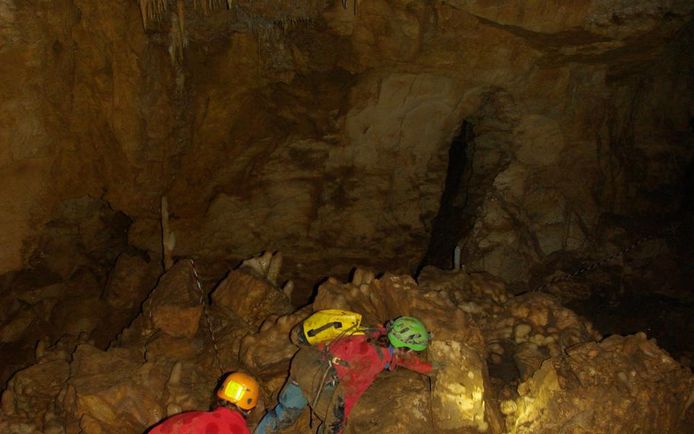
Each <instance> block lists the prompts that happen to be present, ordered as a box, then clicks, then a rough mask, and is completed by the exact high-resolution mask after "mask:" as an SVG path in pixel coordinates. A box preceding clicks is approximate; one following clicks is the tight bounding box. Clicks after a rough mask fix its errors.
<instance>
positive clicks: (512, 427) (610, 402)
mask: <svg viewBox="0 0 694 434" xmlns="http://www.w3.org/2000/svg"><path fill="white" fill-rule="evenodd" d="M692 381H693V379H692V375H691V371H689V370H688V369H684V368H682V367H681V366H680V365H678V364H677V363H676V362H675V361H674V360H672V358H670V356H669V355H668V354H667V353H665V352H664V351H663V350H661V349H660V348H658V347H657V345H656V344H655V342H654V341H653V340H648V339H647V338H646V336H645V335H644V334H643V333H639V334H636V335H633V336H627V337H622V336H612V337H609V338H607V339H605V340H604V341H603V342H601V343H599V344H597V343H585V344H581V345H578V346H576V347H574V348H572V349H570V350H569V351H568V354H567V355H566V356H565V357H561V358H553V359H551V360H547V361H546V362H544V363H543V364H542V367H541V368H540V369H539V370H538V371H536V372H535V373H534V374H533V376H532V378H530V379H529V380H528V381H526V382H523V383H521V384H520V385H519V387H518V392H519V397H518V398H517V399H516V400H515V401H510V402H505V403H502V409H505V410H506V413H508V418H507V428H508V432H510V433H550V432H556V430H557V429H565V430H569V431H579V432H595V433H611V432H681V431H682V430H686V429H687V428H685V424H686V423H688V422H687V421H686V420H683V418H682V415H684V414H685V413H686V411H687V406H688V405H690V401H689V403H688V400H691V398H689V397H690V396H691V393H692V390H693V387H694V383H693V382H692ZM690 421H691V416H690Z"/></svg>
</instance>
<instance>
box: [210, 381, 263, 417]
mask: <svg viewBox="0 0 694 434" xmlns="http://www.w3.org/2000/svg"><path fill="white" fill-rule="evenodd" d="M259 391H260V386H259V385H258V382H257V381H256V379H255V378H253V377H251V376H250V375H248V374H246V373H244V372H234V373H233V374H230V375H229V376H227V378H225V379H224V383H222V387H220V388H219V390H217V397H218V398H220V399H223V400H225V401H229V402H231V403H232V404H235V405H236V406H237V407H238V408H240V409H242V410H251V409H253V408H254V407H255V406H256V404H258V393H259Z"/></svg>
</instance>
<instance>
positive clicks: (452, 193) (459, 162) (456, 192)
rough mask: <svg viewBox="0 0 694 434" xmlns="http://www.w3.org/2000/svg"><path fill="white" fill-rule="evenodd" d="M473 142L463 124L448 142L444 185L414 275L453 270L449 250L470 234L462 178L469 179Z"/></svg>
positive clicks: (469, 127) (466, 124)
mask: <svg viewBox="0 0 694 434" xmlns="http://www.w3.org/2000/svg"><path fill="white" fill-rule="evenodd" d="M473 141H474V131H473V125H472V124H471V123H470V122H468V121H463V124H462V126H461V127H460V132H459V133H458V134H457V135H456V136H455V138H454V139H453V141H452V142H451V147H450V149H449V151H448V170H447V172H446V184H445V187H444V189H443V193H442V194H441V202H440V206H439V210H438V213H437V214H436V217H434V219H433V221H432V224H431V238H430V241H429V246H428V248H427V251H426V253H425V254H424V257H423V258H422V261H421V262H420V265H419V267H418V268H417V270H416V271H417V273H419V271H420V270H421V269H422V268H424V267H425V266H427V265H433V266H435V267H438V268H441V269H450V268H451V267H452V266H453V250H454V249H455V247H456V245H457V243H458V241H459V240H460V239H461V238H462V237H463V235H464V234H466V233H467V232H468V231H469V230H470V224H469V223H467V222H466V220H468V219H466V215H465V212H464V211H465V207H466V206H467V204H468V189H467V188H466V187H467V182H466V177H469V176H468V173H469V171H470V170H469V169H470V166H471V158H470V154H471V153H472V152H471V148H472V146H471V144H472V142H473Z"/></svg>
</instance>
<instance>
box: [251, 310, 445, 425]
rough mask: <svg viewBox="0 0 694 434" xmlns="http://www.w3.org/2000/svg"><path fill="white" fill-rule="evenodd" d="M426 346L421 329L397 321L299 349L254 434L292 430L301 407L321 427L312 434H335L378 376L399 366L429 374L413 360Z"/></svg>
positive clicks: (421, 363)
mask: <svg viewBox="0 0 694 434" xmlns="http://www.w3.org/2000/svg"><path fill="white" fill-rule="evenodd" d="M428 343H429V332H428V331H427V329H426V327H425V326H424V324H423V323H422V322H421V321H420V320H418V319H417V318H413V317H407V316H403V317H399V318H396V319H395V320H394V321H392V322H391V323H390V324H389V325H388V327H387V328H383V327H381V328H378V329H376V330H373V329H372V330H370V331H369V333H366V334H354V335H349V336H344V337H340V338H338V339H335V340H333V341H330V342H327V343H320V344H318V345H316V346H308V347H303V348H301V349H300V350H299V351H298V352H297V354H296V355H295V356H294V358H293V359H292V363H291V368H290V375H289V379H288V380H287V383H286V384H285V385H284V387H283V388H282V390H281V392H280V395H279V402H278V404H277V405H276V406H275V408H273V409H272V410H270V411H268V412H267V413H266V414H265V415H264V416H263V418H262V419H261V421H260V423H259V424H258V426H257V427H256V429H255V431H254V432H255V434H271V433H276V432H278V431H281V430H283V429H286V428H288V427H290V426H292V425H293V424H294V423H295V422H296V420H297V419H298V418H299V417H300V416H301V413H302V412H303V410H304V408H306V406H307V405H310V406H311V409H312V410H313V412H314V414H315V415H316V416H318V418H320V419H322V421H323V423H322V425H321V427H320V429H319V431H318V432H320V433H323V434H341V433H342V431H343V430H344V428H345V425H346V424H347V419H348V417H349V414H350V412H351V411H352V408H353V407H354V405H355V404H356V403H357V402H358V401H359V398H360V397H361V396H362V395H363V394H364V392H366V390H367V389H368V388H369V386H370V385H371V384H372V383H373V382H374V381H375V380H376V378H378V376H379V375H380V374H381V373H382V372H383V371H384V370H389V371H392V370H394V369H395V368H396V367H398V366H402V367H403V368H407V369H410V370H412V371H415V372H418V373H421V374H425V375H426V374H429V373H431V372H432V369H433V368H432V365H431V364H430V363H427V362H425V361H423V360H421V359H419V358H418V357H417V356H416V355H415V352H419V351H423V350H424V349H426V347H427V345H428ZM309 399H311V401H310V402H309Z"/></svg>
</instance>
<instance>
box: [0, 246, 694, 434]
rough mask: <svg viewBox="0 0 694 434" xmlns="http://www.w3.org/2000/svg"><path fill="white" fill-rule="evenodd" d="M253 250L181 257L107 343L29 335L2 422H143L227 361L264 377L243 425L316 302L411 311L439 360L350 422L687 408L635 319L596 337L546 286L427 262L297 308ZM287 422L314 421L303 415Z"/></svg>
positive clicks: (619, 427)
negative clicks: (515, 291) (635, 330)
mask: <svg viewBox="0 0 694 434" xmlns="http://www.w3.org/2000/svg"><path fill="white" fill-rule="evenodd" d="M259 258H261V259H262V258H263V257H259ZM266 259H270V260H271V259H272V256H270V257H267V258H266ZM258 260H259V259H258V258H256V260H255V261H251V262H250V263H249V262H246V263H244V265H242V266H241V267H239V268H238V269H236V270H232V271H230V272H229V274H228V275H227V276H226V278H225V279H224V280H222V281H221V282H219V283H218V284H217V285H216V286H215V287H214V288H213V290H212V291H211V292H210V294H207V293H205V292H204V289H202V287H201V286H199V285H198V282H197V280H196V274H195V272H194V268H193V264H192V262H191V261H188V260H181V261H178V262H177V263H175V264H174V265H173V267H171V269H170V270H168V271H167V272H166V273H165V274H164V275H163V276H162V277H161V279H160V280H159V283H158V285H157V286H156V288H155V289H154V290H152V291H151V292H150V293H149V294H148V296H147V298H146V300H145V301H144V303H143V304H142V312H141V313H140V314H139V315H138V317H137V318H136V319H135V320H134V321H133V322H132V323H131V324H130V325H129V326H128V327H127V328H125V329H124V330H123V331H122V333H121V334H120V335H119V336H118V338H117V339H115V340H114V341H113V342H112V343H111V345H110V346H109V348H107V349H100V348H98V347H96V346H94V344H92V343H90V339H89V336H88V335H87V334H82V335H81V336H78V337H76V338H64V339H62V340H58V341H57V342H55V343H46V342H43V341H42V343H41V344H40V345H39V346H38V347H37V349H36V363H35V364H33V365H31V366H29V367H27V368H25V369H22V370H20V371H19V372H17V373H16V374H15V375H14V376H13V377H12V378H11V380H10V381H9V382H8V384H7V387H6V388H5V390H4V392H3V393H2V413H0V432H3V433H12V434H14V433H16V434H20V433H22V434H24V433H26V434H29V433H51V434H77V433H86V434H92V433H94V434H101V433H117V434H120V433H123V434H125V433H139V432H143V431H144V430H146V429H147V427H149V426H152V425H153V424H155V423H157V422H158V421H159V420H161V419H163V418H164V417H167V416H170V415H173V414H177V413H180V412H182V411H187V410H199V409H206V408H208V407H209V405H210V404H211V390H213V389H214V387H215V384H216V382H217V380H218V379H219V377H220V375H221V373H222V372H223V371H228V370H233V369H240V368H242V369H244V370H247V371H249V372H250V373H252V374H253V375H255V376H257V377H258V378H259V379H260V380H261V384H262V389H263V390H262V393H261V395H262V396H261V400H260V401H261V402H260V405H259V407H258V409H257V411H256V412H255V413H254V414H253V415H252V416H251V417H250V419H249V424H250V425H251V426H253V424H255V423H256V422H257V420H258V418H259V417H260V416H261V415H262V412H263V411H264V409H265V408H268V407H270V406H272V405H273V404H274V402H275V400H276V394H277V393H278V391H279V390H280V388H281V386H282V384H283V382H284V380H285V378H286V375H287V370H288V368H289V362H290V360H291V357H292V356H293V354H294V353H295V352H296V351H297V349H298V347H297V346H295V344H294V343H293V342H292V340H291V334H292V333H291V332H292V330H293V329H294V327H296V325H297V324H299V323H300V322H301V321H302V320H303V319H304V318H306V317H308V316H309V315H310V314H311V313H312V312H314V311H316V310H319V309H325V308H342V309H349V310H353V311H357V312H359V313H361V314H362V315H363V323H364V324H366V325H369V324H371V325H375V324H378V323H383V322H385V321H386V320H388V319H391V318H394V317H397V316H399V315H412V316H416V317H418V318H420V319H422V320H423V321H424V322H425V323H426V324H427V326H428V327H429V328H430V330H431V332H432V336H433V338H432V339H433V340H432V342H431V344H430V346H429V349H428V351H427V354H426V358H428V360H430V361H435V362H436V365H437V371H436V374H435V375H434V376H433V377H431V378H429V377H423V376H419V375H416V374H414V373H411V372H407V371H394V372H392V373H386V374H384V375H382V376H381V378H379V379H378V380H377V381H376V383H374V385H373V386H372V387H371V388H370V389H369V390H368V391H367V392H366V393H365V395H364V396H363V398H362V400H361V401H360V402H359V404H358V405H357V406H356V407H355V409H354V411H353V413H352V417H351V419H350V423H349V425H348V427H347V431H346V432H347V433H349V434H356V433H360V434H362V433H363V434H372V433H373V434H376V433H412V434H414V433H422V432H436V433H542V432H546V433H553V432H591V433H610V432H673V433H677V432H682V433H684V432H687V429H688V428H687V427H689V426H690V425H691V422H692V421H694V414H693V410H692V408H691V404H692V396H694V395H693V394H694V377H693V376H692V373H691V371H690V370H689V369H688V368H685V367H683V366H681V365H680V364H678V363H677V362H676V361H674V360H673V359H672V358H671V357H670V356H669V355H668V354H667V353H666V352H664V351H663V350H662V349H660V348H659V347H658V346H657V344H656V343H655V342H654V340H652V339H650V340H649V339H648V338H647V337H646V336H645V335H644V334H642V333H640V334H636V335H633V336H627V337H622V336H610V337H608V338H606V339H602V337H601V336H600V335H599V334H598V333H596V332H595V331H594V330H593V328H592V326H591V324H590V323H589V322H587V321H586V320H585V319H583V318H581V317H579V316H578V315H576V314H575V313H573V312H572V311H571V310H569V309H567V308H565V307H563V306H562V305H561V304H560V303H559V300H558V299H557V298H555V297H553V296H551V295H547V294H543V293H528V294H524V295H519V296H514V295H512V294H511V293H509V292H508V291H507V290H506V288H505V285H504V283H503V282H502V281H500V280H499V279H497V278H494V277H493V276H490V275H488V274H486V273H466V272H465V271H463V270H458V271H441V270H437V269H433V268H427V269H425V270H424V271H423V272H422V273H421V275H420V276H419V282H417V281H415V280H414V279H412V278H411V277H408V276H395V275H391V274H385V275H383V276H381V277H379V278H376V277H375V276H374V273H373V272H371V271H368V270H360V269H357V270H355V272H354V273H353V278H352V281H351V282H340V281H338V280H337V279H334V278H329V279H328V280H326V281H325V282H324V283H323V284H322V285H321V286H320V287H319V288H318V291H317V294H316V297H315V300H314V302H313V303H312V304H310V305H307V306H305V307H303V308H301V309H298V310H296V309H293V308H292V307H291V304H290V302H289V296H288V294H287V293H285V292H284V291H283V289H282V288H280V287H279V286H278V284H277V279H278V274H279V271H280V270H279V268H274V269H273V271H272V273H270V274H272V276H269V275H268V273H267V271H268V270H269V269H270V268H272V267H268V266H265V267H264V268H263V267H261V270H265V271H264V273H261V272H258V269H257V268H254V266H253V265H250V264H253V263H254V262H258ZM123 261H132V258H130V259H123ZM144 275H145V274H141V276H144ZM119 276H120V277H119ZM270 277H272V279H271V278H270ZM118 279H129V277H127V273H116V272H114V273H113V275H112V279H111V280H110V281H109V288H112V289H113V290H112V291H109V292H107V300H110V303H115V304H117V305H120V306H123V308H126V307H129V306H130V303H129V302H128V303H126V302H124V301H116V300H125V298H127V297H125V298H123V297H122V295H124V294H127V292H128V291H126V290H125V289H126V287H127V285H125V282H118V281H117V280H118ZM138 279H142V277H140V278H138ZM145 280H147V279H145ZM115 288H121V289H118V290H116V289H115ZM43 292H44V293H45V294H53V289H50V288H49V289H46V290H44V291H43ZM37 294H38V293H37ZM109 294H110V295H109ZM117 294H120V295H119V296H116V295H117ZM25 296H26V297H30V295H26V294H25ZM31 297H34V296H33V295H31ZM35 297H37V299H40V298H41V296H39V295H36V296H35ZM208 300H209V303H208ZM208 304H209V305H208ZM215 348H216V350H215ZM297 426H298V428H296V430H297V431H296V432H309V431H311V429H310V427H309V418H308V416H306V417H304V418H302V419H301V420H300V422H299V423H298V424H297Z"/></svg>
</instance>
